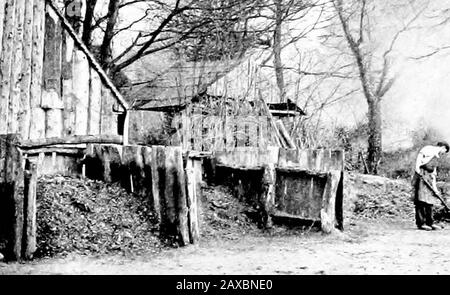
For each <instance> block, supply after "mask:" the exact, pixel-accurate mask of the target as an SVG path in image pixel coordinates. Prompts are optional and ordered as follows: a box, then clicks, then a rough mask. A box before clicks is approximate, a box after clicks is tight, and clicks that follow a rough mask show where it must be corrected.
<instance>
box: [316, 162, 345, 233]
mask: <svg viewBox="0 0 450 295" xmlns="http://www.w3.org/2000/svg"><path fill="white" fill-rule="evenodd" d="M340 177H341V171H337V170H332V171H330V172H329V173H328V177H327V182H326V184H325V189H324V192H323V197H322V208H321V210H320V222H321V227H322V231H323V232H324V233H331V232H332V231H333V229H334V226H335V210H336V208H335V204H336V193H337V189H338V184H339V179H340Z"/></svg>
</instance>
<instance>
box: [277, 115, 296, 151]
mask: <svg viewBox="0 0 450 295" xmlns="http://www.w3.org/2000/svg"><path fill="white" fill-rule="evenodd" d="M275 124H276V126H277V128H278V131H279V133H280V135H281V139H282V140H283V141H284V146H285V147H286V148H289V149H295V148H297V147H296V145H295V143H294V141H293V140H292V138H291V136H290V135H289V133H288V132H287V130H286V127H285V126H284V124H283V121H281V120H277V121H276V122H275Z"/></svg>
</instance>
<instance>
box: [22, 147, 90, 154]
mask: <svg viewBox="0 0 450 295" xmlns="http://www.w3.org/2000/svg"><path fill="white" fill-rule="evenodd" d="M83 150H84V149H82V148H64V147H45V148H40V149H30V150H23V154H26V155H36V154H40V153H58V154H65V155H81V154H82V153H83Z"/></svg>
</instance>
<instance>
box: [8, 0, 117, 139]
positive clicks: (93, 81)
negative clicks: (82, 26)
mask: <svg viewBox="0 0 450 295" xmlns="http://www.w3.org/2000/svg"><path fill="white" fill-rule="evenodd" d="M111 85H112V84H111V82H110V81H109V80H108V78H107V77H106V74H105V73H104V72H102V71H101V69H100V67H99V66H98V64H95V60H94V61H93V57H92V56H91V55H90V53H89V52H88V51H87V49H86V48H85V46H84V45H83V44H82V43H81V42H80V41H79V38H78V37H77V35H76V33H75V31H73V29H72V28H71V27H70V25H69V24H68V23H67V21H66V20H65V19H64V18H63V17H62V16H61V14H59V12H57V10H56V9H54V7H53V6H52V5H50V3H49V1H46V0H2V1H0V134H5V133H18V134H20V136H21V138H22V139H40V138H49V137H64V136H71V135H99V134H106V135H120V134H118V133H119V131H118V116H119V114H120V113H121V112H124V111H125V106H124V104H123V99H121V97H119V96H120V94H118V92H117V90H116V89H115V88H114V87H113V86H111Z"/></svg>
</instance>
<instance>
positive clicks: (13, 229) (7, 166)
mask: <svg viewBox="0 0 450 295" xmlns="http://www.w3.org/2000/svg"><path fill="white" fill-rule="evenodd" d="M19 143H20V138H19V137H18V136H17V135H15V134H8V135H2V136H0V154H1V155H2V156H4V161H3V167H0V170H3V172H2V175H3V177H2V179H0V197H1V198H2V200H0V201H1V204H2V207H3V208H2V213H3V214H5V216H2V221H3V222H4V223H5V224H3V225H2V227H3V228H4V230H5V234H6V236H7V240H8V244H7V253H5V254H6V255H5V256H6V258H7V259H8V260H20V258H21V252H22V233H23V180H24V177H23V167H22V154H21V153H20V151H19V149H18V148H17V146H18V144H19Z"/></svg>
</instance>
